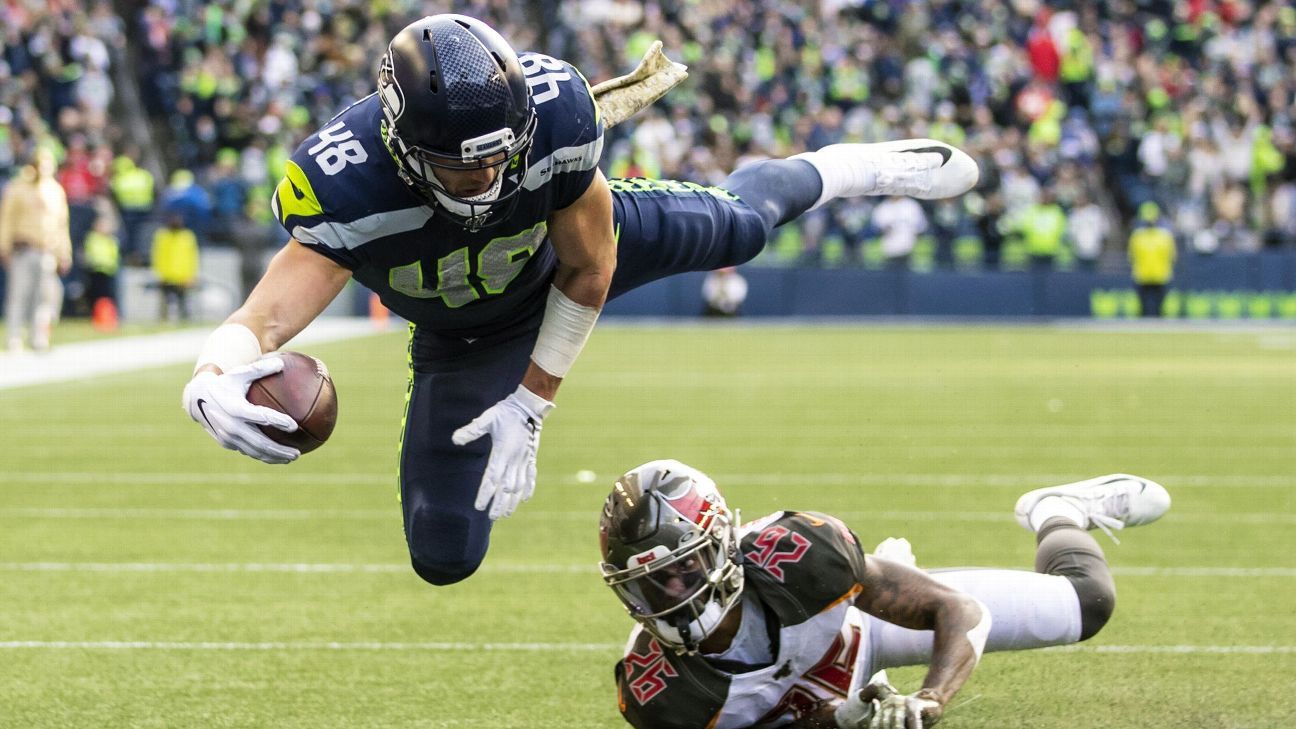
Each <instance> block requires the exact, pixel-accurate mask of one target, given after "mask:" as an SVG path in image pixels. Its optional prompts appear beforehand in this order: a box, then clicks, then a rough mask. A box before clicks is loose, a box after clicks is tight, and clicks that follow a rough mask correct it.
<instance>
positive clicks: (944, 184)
mask: <svg viewBox="0 0 1296 729" xmlns="http://www.w3.org/2000/svg"><path fill="white" fill-rule="evenodd" d="M801 163H806V164H808V165H809V166H810V167H809V169H807V168H806V167H805V165H803V164H801ZM979 175H980V172H979V171H978V170H977V166H976V162H974V161H972V158H971V157H969V156H968V155H967V154H966V153H964V152H963V151H962V150H959V149H957V148H955V147H951V146H950V145H948V144H945V143H944V142H938V141H936V140H934V139H905V140H900V141H897V142H882V143H879V144H832V145H829V146H827V147H824V148H823V149H820V150H817V151H814V152H804V153H802V154H798V155H794V156H792V157H789V158H788V159H785V160H766V161H763V162H756V163H754V164H750V165H746V166H744V167H741V168H739V169H738V170H735V171H734V173H733V174H731V175H730V176H729V177H728V178H727V179H726V180H725V181H724V182H723V183H722V184H721V185H720V186H721V187H722V188H724V189H726V190H729V191H730V192H732V193H733V194H735V195H737V196H738V197H740V198H742V200H743V202H745V203H747V204H748V205H750V206H751V207H752V208H753V209H754V210H756V211H757V212H758V213H760V215H761V217H762V218H764V220H765V224H766V229H767V230H772V229H774V228H775V227H777V226H779V225H782V224H784V223H786V222H788V221H790V220H793V219H795V218H797V217H799V216H800V215H801V214H803V213H805V212H806V211H808V210H814V209H815V208H817V207H819V206H821V205H823V204H825V203H827V202H828V201H830V200H835V199H837V198H840V197H856V196H859V195H908V196H910V197H916V198H919V199H922V200H936V199H941V198H947V197H954V196H956V195H961V194H963V193H965V192H967V191H968V190H971V189H972V186H973V185H975V184H976V182H977V179H978V177H979Z"/></svg>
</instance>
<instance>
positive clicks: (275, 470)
mask: <svg viewBox="0 0 1296 729" xmlns="http://www.w3.org/2000/svg"><path fill="white" fill-rule="evenodd" d="M618 475H620V474H613V473H609V474H596V475H595V476H594V478H593V480H590V479H589V478H588V477H584V478H581V477H578V476H577V475H575V474H557V475H546V474H545V473H544V472H543V471H542V472H541V474H540V479H539V485H540V487H541V488H544V487H545V486H546V485H558V486H580V487H584V488H593V487H594V486H598V487H599V488H602V487H603V486H604V485H607V486H609V487H610V486H611V483H612V481H613V480H614V479H615V478H616V477H617V476H618ZM1146 476H1147V477H1148V478H1154V479H1156V480H1157V481H1159V482H1161V483H1162V484H1163V485H1165V486H1166V488H1168V489H1170V490H1171V491H1173V490H1175V489H1182V488H1276V489H1289V488H1296V476H1292V475H1286V476H1284V475H1279V474H1274V473H1267V474H1255V475H1246V474H1229V475H1222V476H1210V475H1202V474H1162V473H1157V474H1146ZM1081 477H1082V476H1077V475H1076V474H1074V473H1071V474H1051V473H1025V474H995V473H846V472H828V473H804V472H802V473H775V472H770V471H764V472H758V473H725V472H717V473H714V474H712V478H714V479H715V480H716V481H719V482H722V483H730V484H734V485H736V486H786V487H788V488H789V489H797V488H848V487H852V486H859V487H863V486H938V487H942V488H989V487H994V488H998V487H1009V486H1011V487H1016V488H1022V489H1025V488H1034V487H1036V486H1046V485H1051V484H1061V483H1066V482H1068V481H1072V480H1076V479H1077V478H1081ZM395 481H396V474H395V470H394V469H393V470H391V471H383V472H381V473H314V472H307V471H299V470H293V469H292V468H291V467H290V468H287V469H285V468H280V467H273V466H266V467H265V468H264V469H261V470H260V471H259V472H255V473H225V472H220V471H216V470H212V471H120V472H113V471H104V472H100V473H96V472H91V471H8V472H6V471H3V470H0V487H3V486H4V485H8V484H16V483H30V484H37V485H41V486H85V485H94V486H101V485H104V484H125V485H133V484H140V485H172V484H194V483H199V484H215V485H224V484H228V485H255V486H257V487H258V488H265V487H271V488H272V487H275V486H284V485H292V486H294V487H297V486H312V485H323V486H352V485H374V484H394V483H395Z"/></svg>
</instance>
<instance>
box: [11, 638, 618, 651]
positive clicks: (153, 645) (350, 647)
mask: <svg viewBox="0 0 1296 729" xmlns="http://www.w3.org/2000/svg"><path fill="white" fill-rule="evenodd" d="M621 647H622V646H620V645H618V644H616V643H447V642H429V643H385V642H368V641H360V642H348V643H339V642H328V641H320V642H296V641H294V642H282V641H270V642H261V643H244V642H231V641H151V640H127V641H117V640H106V641H83V640H66V641H65V640H11V641H0V650H3V649H21V648H28V649H31V648H36V649H47V650H48V649H53V650H60V649H73V650H178V651H433V652H438V653H451V652H454V653H462V652H488V651H499V652H504V653H540V652H563V653H589V652H604V651H615V650H619V649H620V648H621Z"/></svg>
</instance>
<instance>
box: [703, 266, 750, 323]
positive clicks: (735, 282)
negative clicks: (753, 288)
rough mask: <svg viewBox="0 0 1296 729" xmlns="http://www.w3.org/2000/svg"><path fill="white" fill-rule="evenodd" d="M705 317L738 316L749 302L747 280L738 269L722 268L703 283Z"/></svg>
mask: <svg viewBox="0 0 1296 729" xmlns="http://www.w3.org/2000/svg"><path fill="white" fill-rule="evenodd" d="M702 299H703V300H704V301H705V302H706V309H705V311H704V312H703V314H704V315H705V316H724V317H731V316H738V314H739V313H741V311H742V305H743V302H744V301H746V300H747V279H745V278H743V275H742V274H741V273H738V269H736V268H720V269H717V270H715V271H712V272H710V273H708V274H707V276H706V279H704V280H703V281H702Z"/></svg>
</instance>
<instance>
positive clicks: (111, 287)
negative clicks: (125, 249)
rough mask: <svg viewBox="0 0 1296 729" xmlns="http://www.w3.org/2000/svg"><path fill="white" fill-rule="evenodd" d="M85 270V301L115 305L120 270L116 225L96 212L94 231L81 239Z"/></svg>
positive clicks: (110, 217) (110, 219) (111, 217)
mask: <svg viewBox="0 0 1296 729" xmlns="http://www.w3.org/2000/svg"><path fill="white" fill-rule="evenodd" d="M84 258H85V267H86V270H87V271H88V275H87V282H86V298H88V299H89V300H90V302H91V304H93V303H94V302H96V301H98V300H99V299H108V300H109V301H111V302H112V303H113V305H114V306H116V304H117V271H118V270H119V269H120V268H121V246H120V245H119V244H118V239H117V221H116V220H115V219H114V217H113V216H110V215H106V214H105V213H104V212H102V211H101V212H100V213H99V215H98V216H97V217H96V218H95V222H94V227H92V228H91V229H90V232H89V233H87V234H86V238H85V252H84Z"/></svg>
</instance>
